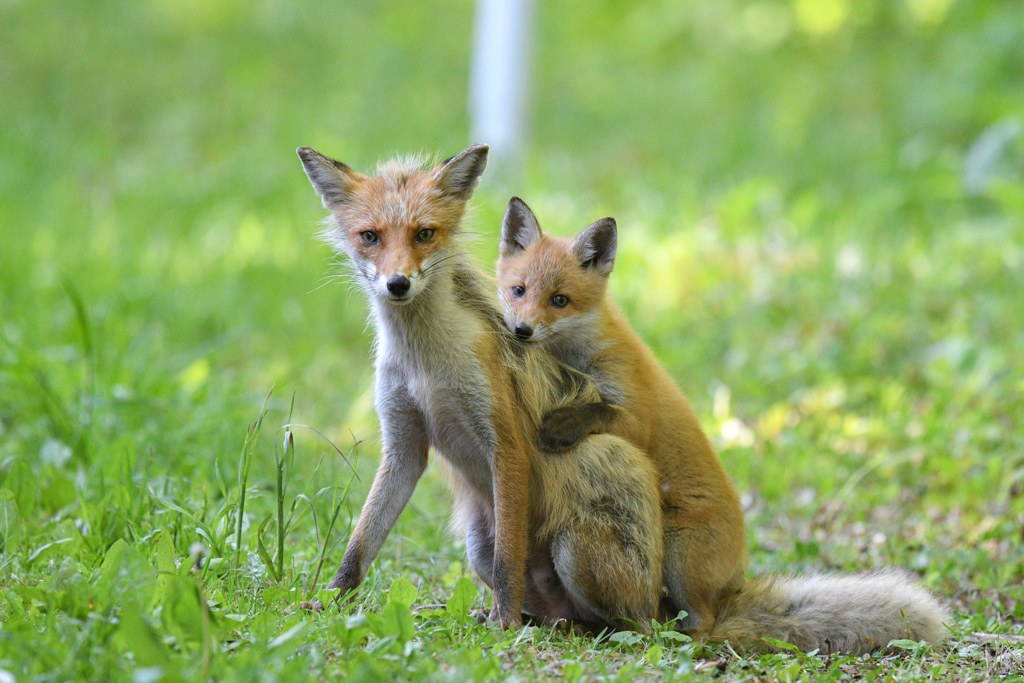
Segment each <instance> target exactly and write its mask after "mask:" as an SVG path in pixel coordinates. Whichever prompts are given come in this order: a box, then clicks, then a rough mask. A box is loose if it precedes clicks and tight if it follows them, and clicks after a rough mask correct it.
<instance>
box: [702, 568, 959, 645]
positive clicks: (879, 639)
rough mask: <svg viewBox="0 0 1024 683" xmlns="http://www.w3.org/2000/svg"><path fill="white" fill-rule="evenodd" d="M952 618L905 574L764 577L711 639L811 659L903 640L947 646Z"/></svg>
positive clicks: (725, 614)
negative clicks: (780, 647)
mask: <svg viewBox="0 0 1024 683" xmlns="http://www.w3.org/2000/svg"><path fill="white" fill-rule="evenodd" d="M948 618H949V614H948V612H947V611H946V609H945V608H944V607H943V606H942V605H940V604H939V601H938V600H936V599H935V597H934V596H932V595H931V593H929V592H928V591H927V590H925V589H924V588H922V587H921V586H920V585H919V584H918V583H917V582H916V581H915V580H914V579H913V578H911V576H910V575H909V574H908V573H906V572H903V571H899V570H885V571H879V572H872V573H869V574H853V575H837V576H821V575H811V576H761V577H758V578H756V579H754V580H753V581H750V582H749V583H747V584H746V585H745V586H744V587H743V588H742V589H741V590H740V591H739V592H738V593H736V594H735V595H734V596H732V597H731V598H729V599H728V600H727V601H726V603H725V604H724V605H723V606H722V609H721V610H720V612H719V615H718V619H717V620H716V623H715V626H714V628H713V629H712V631H711V634H710V640H712V641H725V640H728V641H729V642H730V643H731V644H732V645H733V646H735V647H738V648H743V649H754V650H756V649H769V650H771V649H774V648H772V647H771V646H770V645H769V644H768V643H766V642H764V641H763V640H762V638H765V637H767V638H772V639H774V640H781V641H784V642H787V643H790V644H792V645H795V646H797V647H798V648H800V649H801V650H803V651H804V652H811V651H813V650H818V651H820V652H821V653H823V654H825V653H832V652H850V653H853V654H864V653H868V652H872V651H875V650H879V649H881V648H884V647H885V646H886V645H888V644H889V641H891V640H896V639H903V638H905V639H909V640H917V641H920V640H926V641H929V642H933V643H934V642H937V641H939V640H940V639H941V638H942V637H943V635H944V633H945V628H944V626H943V622H944V621H948Z"/></svg>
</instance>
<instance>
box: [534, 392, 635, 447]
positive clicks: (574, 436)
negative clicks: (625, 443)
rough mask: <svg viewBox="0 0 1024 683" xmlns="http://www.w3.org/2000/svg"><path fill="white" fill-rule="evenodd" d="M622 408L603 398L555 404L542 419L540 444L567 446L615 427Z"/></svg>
mask: <svg viewBox="0 0 1024 683" xmlns="http://www.w3.org/2000/svg"><path fill="white" fill-rule="evenodd" d="M621 412H622V409H621V408H617V407H615V406H613V405H612V404H611V403H608V402H607V401H604V400H601V401H594V402H587V403H572V404H569V405H567V406H563V407H561V408H555V409H554V410H552V411H551V412H549V413H548V414H547V415H545V416H544V419H543V420H542V421H541V425H540V432H539V433H538V434H537V445H538V446H540V449H541V450H544V451H554V452H558V451H565V450H568V449H570V448H572V447H573V446H575V445H576V444H578V443H579V442H580V441H582V440H583V438H584V437H585V436H588V435H589V434H602V433H607V432H610V431H612V425H613V423H614V422H615V420H616V419H618V417H619V414H620V413H621Z"/></svg>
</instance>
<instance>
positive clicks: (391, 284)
mask: <svg viewBox="0 0 1024 683" xmlns="http://www.w3.org/2000/svg"><path fill="white" fill-rule="evenodd" d="M411 284H412V283H410V282H409V278H407V277H406V276H404V275H393V276H392V277H390V278H388V291H389V292H391V293H392V294H394V295H395V296H404V295H405V293H406V292H408V291H409V285H411Z"/></svg>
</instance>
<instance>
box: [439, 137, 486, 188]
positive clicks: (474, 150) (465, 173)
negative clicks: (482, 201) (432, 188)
mask: <svg viewBox="0 0 1024 683" xmlns="http://www.w3.org/2000/svg"><path fill="white" fill-rule="evenodd" d="M487 150H488V147H487V145H471V146H469V147H467V148H466V149H464V150H462V151H461V152H459V153H458V154H456V155H455V156H453V157H452V158H450V159H446V160H445V161H444V162H443V163H442V164H441V165H440V166H439V167H437V169H435V171H434V174H435V176H436V178H437V186H438V187H440V188H441V190H443V191H444V193H445V194H447V195H451V196H453V197H458V198H459V199H469V198H470V197H472V196H473V190H474V189H475V188H476V184H477V181H479V180H480V176H481V175H483V172H484V169H485V168H487Z"/></svg>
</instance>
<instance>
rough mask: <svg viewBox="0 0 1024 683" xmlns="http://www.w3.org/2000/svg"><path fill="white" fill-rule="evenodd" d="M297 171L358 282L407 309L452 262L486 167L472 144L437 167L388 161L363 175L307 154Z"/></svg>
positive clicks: (302, 151)
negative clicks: (447, 262) (309, 185)
mask: <svg viewBox="0 0 1024 683" xmlns="http://www.w3.org/2000/svg"><path fill="white" fill-rule="evenodd" d="M297 152H298V154H299V158H300V159H302V167H303V168H304V169H305V171H306V175H307V176H309V180H310V182H312V183H313V189H315V190H316V192H317V194H319V195H320V198H321V199H323V202H324V206H325V207H327V208H328V209H330V211H331V216H330V218H329V220H328V223H327V229H326V230H325V231H324V233H323V236H324V238H325V239H326V240H327V242H329V243H330V244H331V246H333V247H334V249H335V250H336V251H338V252H339V253H344V254H347V255H348V256H349V258H350V259H351V261H352V264H353V266H354V268H355V273H356V281H357V282H358V283H359V285H360V286H361V287H362V288H363V289H364V290H366V292H367V293H368V294H369V295H370V296H372V297H375V298H377V299H378V300H381V301H384V302H387V303H388V304H392V305H396V306H402V305H405V304H408V303H409V302H411V301H412V300H413V299H415V298H416V295H417V294H419V293H420V292H422V291H423V290H424V289H425V288H426V287H427V285H428V284H429V282H430V280H431V277H433V276H434V275H436V274H437V273H438V272H439V271H441V270H444V269H442V268H437V266H439V265H440V264H441V263H442V262H443V261H444V260H445V259H446V258H447V256H448V255H449V253H450V252H451V250H452V248H453V246H454V243H455V242H454V238H455V233H456V231H457V230H458V227H459V223H460V221H461V220H462V214H463V212H464V211H465V208H466V201H467V200H468V199H469V198H470V196H472V194H473V189H474V188H475V187H476V184H477V180H479V178H480V174H482V173H483V172H484V168H485V167H486V166H487V145H473V146H472V147H469V148H467V149H465V150H463V151H462V152H460V153H459V154H457V155H456V156H454V157H452V158H451V159H448V160H447V161H445V162H443V163H441V164H439V165H437V166H436V167H434V168H430V169H425V168H422V167H421V164H419V163H406V162H401V161H389V162H386V163H383V164H381V165H380V166H379V167H378V169H377V172H376V174H375V175H372V176H367V175H363V174H362V173H359V172H358V171H355V170H353V169H351V168H349V167H348V166H346V165H345V164H343V163H341V162H340V161H335V160H334V159H329V158H328V157H325V156H324V155H323V154H320V153H319V152H316V151H314V150H312V149H310V148H309V147H300V148H299V149H298V150H297Z"/></svg>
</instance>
